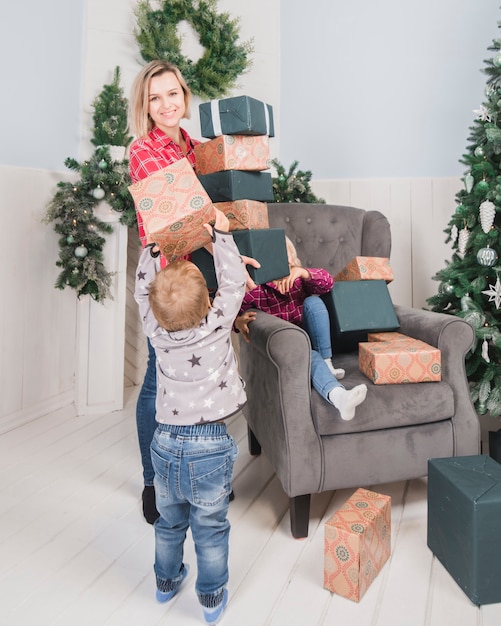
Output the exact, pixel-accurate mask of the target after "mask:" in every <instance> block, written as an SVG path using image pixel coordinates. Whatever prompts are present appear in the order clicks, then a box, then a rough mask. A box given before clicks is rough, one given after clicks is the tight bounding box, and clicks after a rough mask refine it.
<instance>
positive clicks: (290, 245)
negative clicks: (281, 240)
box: [285, 237, 302, 267]
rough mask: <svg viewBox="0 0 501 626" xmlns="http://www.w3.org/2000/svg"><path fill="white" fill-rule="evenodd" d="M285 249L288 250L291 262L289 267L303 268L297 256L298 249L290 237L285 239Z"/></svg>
mask: <svg viewBox="0 0 501 626" xmlns="http://www.w3.org/2000/svg"><path fill="white" fill-rule="evenodd" d="M285 247H286V248H287V257H288V260H289V265H290V266H291V267H302V266H301V261H300V260H299V257H298V256H297V250H296V247H295V245H294V244H293V243H292V241H291V240H290V239H289V237H286V238H285Z"/></svg>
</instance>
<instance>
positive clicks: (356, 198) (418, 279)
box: [312, 178, 461, 308]
mask: <svg viewBox="0 0 501 626" xmlns="http://www.w3.org/2000/svg"><path fill="white" fill-rule="evenodd" d="M460 186H461V181H460V180H459V179H458V178H443V179H441V178H438V179H414V180H412V179H388V180H386V179H385V180H377V179H370V180H363V179H357V180H351V181H326V180H321V181H312V189H313V190H314V192H315V193H316V194H317V195H318V196H320V197H322V198H324V199H325V200H326V202H330V203H332V204H344V205H348V206H354V207H358V208H363V209H371V210H377V211H381V213H383V214H384V215H386V217H387V218H388V220H389V222H390V225H391V233H392V253H391V265H392V267H393V271H394V274H395V280H394V281H393V283H391V284H390V286H389V289H390V293H391V295H392V299H393V301H394V302H395V303H397V304H404V305H407V306H415V307H419V308H421V307H426V306H427V303H426V300H427V298H429V297H430V296H432V295H433V294H434V293H436V289H437V286H438V284H437V283H436V281H434V280H432V276H433V275H434V274H435V273H436V272H437V270H439V269H441V268H442V267H444V265H445V260H446V259H450V257H451V248H450V246H448V245H446V244H445V233H444V232H443V230H444V228H445V227H446V226H447V223H448V221H449V219H450V217H451V215H452V213H453V211H454V207H455V194H456V193H457V191H458V189H460Z"/></svg>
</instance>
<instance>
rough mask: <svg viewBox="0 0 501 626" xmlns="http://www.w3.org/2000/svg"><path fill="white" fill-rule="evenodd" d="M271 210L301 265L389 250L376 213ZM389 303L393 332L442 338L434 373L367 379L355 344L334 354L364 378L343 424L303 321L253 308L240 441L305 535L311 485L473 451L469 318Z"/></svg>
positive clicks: (382, 476) (359, 480) (323, 487)
mask: <svg viewBox="0 0 501 626" xmlns="http://www.w3.org/2000/svg"><path fill="white" fill-rule="evenodd" d="M269 218H270V227H276V228H278V227H280V228H285V231H286V234H287V235H288V236H289V237H290V238H291V240H292V241H293V242H294V243H295V245H296V248H297V251H298V256H299V258H300V259H301V261H302V263H303V265H304V266H306V267H308V266H309V267H324V268H325V269H327V270H328V271H329V272H330V273H331V274H333V275H335V274H337V273H338V272H339V271H340V270H341V269H343V267H344V266H345V265H346V264H347V263H348V262H349V261H350V260H351V259H352V258H353V257H354V256H380V257H381V256H382V257H389V256H390V248H391V235H390V226H389V223H388V221H387V219H386V218H385V217H384V215H382V214H381V213H379V212H378V211H365V210H362V209H356V208H353V207H343V206H333V205H320V204H270V205H269ZM395 310H396V312H397V316H398V319H399V321H400V325H401V327H400V332H402V333H404V334H406V335H409V336H411V337H415V338H417V339H421V340H422V341H425V342H426V343H429V344H431V345H433V346H436V347H438V348H440V350H441V356H442V381H441V382H429V383H414V384H413V383H408V384H397V385H374V384H372V383H371V382H370V381H369V379H368V378H367V377H366V376H364V375H363V374H362V373H361V372H360V371H359V369H358V353H357V352H353V353H347V354H339V355H336V357H335V361H334V362H335V366H336V367H342V368H344V369H345V370H346V377H345V379H344V380H343V383H344V384H345V386H346V387H347V388H351V387H353V386H354V385H357V384H359V383H365V384H366V385H367V387H368V393H367V398H366V400H365V402H364V403H363V404H361V405H360V406H359V407H358V408H357V412H356V416H355V419H353V420H352V421H349V422H345V421H342V420H341V419H340V417H339V413H338V411H337V409H336V408H335V407H334V406H332V405H330V404H329V403H328V402H326V401H325V400H324V399H323V398H322V397H321V396H320V395H319V394H318V393H317V392H316V391H315V390H313V389H312V388H311V384H310V341H309V338H308V336H307V334H306V333H305V332H304V331H303V330H302V329H301V328H298V327H297V326H294V325H293V324H290V323H289V322H285V321H283V320H280V319H278V318H275V317H273V316H271V315H269V314H267V313H262V312H258V314H257V318H256V320H255V321H254V322H253V323H252V324H251V326H250V343H248V344H247V343H245V342H244V341H243V340H242V339H241V340H240V363H241V370H242V376H243V378H244V380H245V381H246V385H247V396H248V403H247V406H246V408H245V409H244V415H245V417H246V419H247V423H248V429H249V449H250V452H251V454H259V453H260V452H261V450H262V451H263V452H264V454H265V455H266V456H267V457H268V459H269V460H270V462H271V464H272V466H273V468H274V470H275V472H276V475H277V477H278V478H279V480H280V482H281V483H282V486H283V488H284V490H285V492H286V493H287V495H288V496H289V499H290V517H291V530H292V534H293V536H294V537H306V536H307V535H308V523H309V510H310V496H311V494H312V493H320V492H323V491H329V490H335V489H342V488H350V487H353V488H357V487H361V486H372V485H377V484H381V483H386V482H393V481H399V480H407V479H412V478H418V477H421V476H425V475H426V473H427V461H428V459H429V458H432V457H449V456H460V455H471V454H478V453H479V449H480V427H479V422H478V417H477V414H476V413H475V411H474V409H473V405H472V403H471V401H470V396H469V390H468V382H467V379H466V375H465V368H464V356H465V354H466V352H467V351H468V350H469V348H470V347H471V346H472V344H473V339H474V335H473V330H472V328H471V327H470V326H469V324H467V323H466V322H464V321H462V320H461V319H459V318H457V317H455V316H452V315H445V314H440V313H433V312H430V311H425V310H420V309H412V308H408V307H403V306H398V305H396V306H395ZM333 349H334V351H335V346H333Z"/></svg>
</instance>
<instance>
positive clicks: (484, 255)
mask: <svg viewBox="0 0 501 626" xmlns="http://www.w3.org/2000/svg"><path fill="white" fill-rule="evenodd" d="M497 260H498V253H497V252H496V251H495V250H493V249H492V248H490V247H489V246H487V247H486V248H480V250H479V251H478V253H477V261H478V262H479V264H480V265H483V266H484V267H492V266H493V265H495V263H496V261H497Z"/></svg>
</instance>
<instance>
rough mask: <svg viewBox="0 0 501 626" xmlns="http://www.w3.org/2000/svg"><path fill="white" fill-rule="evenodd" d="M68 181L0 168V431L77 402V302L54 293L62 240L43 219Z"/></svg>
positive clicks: (69, 295)
mask: <svg viewBox="0 0 501 626" xmlns="http://www.w3.org/2000/svg"><path fill="white" fill-rule="evenodd" d="M64 177H65V175H64V174H60V173H54V172H52V173H51V172H47V171H43V170H34V169H24V168H16V167H8V166H0V197H1V198H2V215H3V218H4V227H3V228H1V229H0V260H1V265H2V272H1V273H0V293H1V294H2V295H1V306H0V346H1V352H0V386H1V389H0V432H4V431H5V430H8V429H10V428H13V427H15V426H19V425H21V424H22V423H24V422H27V421H30V420H32V419H35V418H36V417H39V416H40V415H44V414H46V413H47V412H50V411H53V410H57V409H58V408H60V407H62V406H67V405H68V404H71V403H72V402H73V400H74V380H75V350H76V344H75V330H76V306H77V304H76V298H75V294H74V292H72V291H71V290H63V291H60V290H57V289H55V288H54V283H55V281H56V278H57V276H58V273H59V268H57V267H56V265H55V262H56V260H57V257H58V235H57V234H56V233H55V232H54V230H53V226H52V224H50V225H46V224H44V223H43V222H42V219H43V217H44V215H45V210H46V206H47V204H48V202H49V201H50V199H51V198H52V196H53V194H54V191H55V188H56V183H57V182H58V181H59V180H64Z"/></svg>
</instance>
